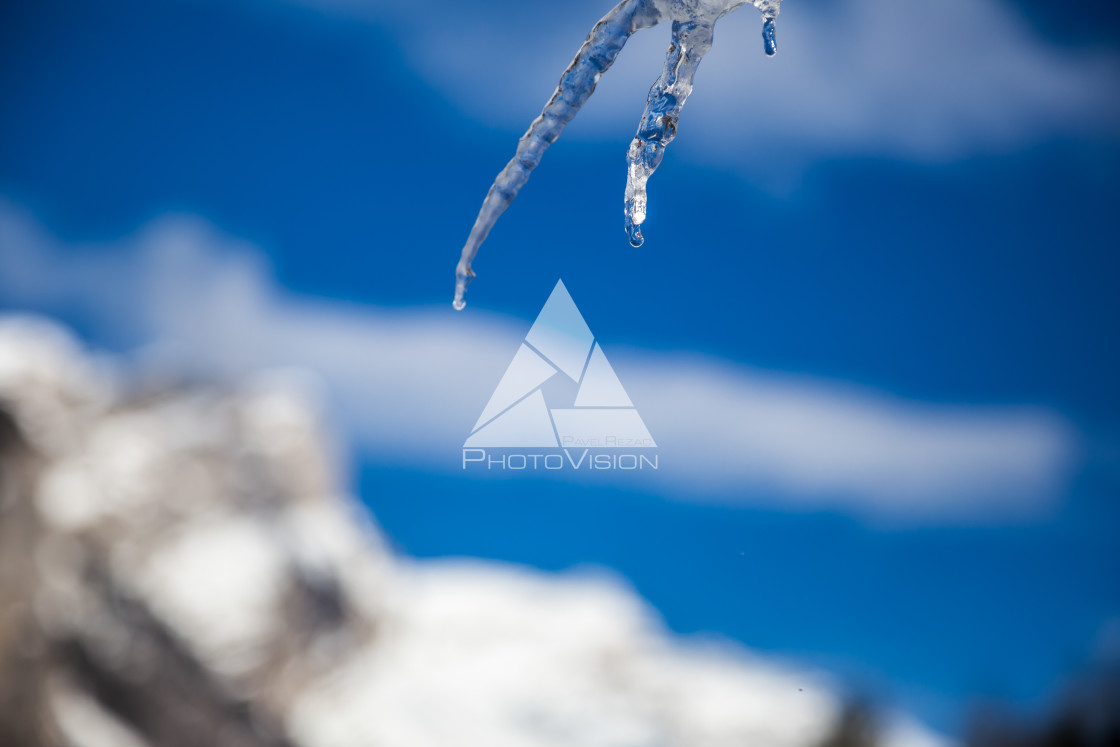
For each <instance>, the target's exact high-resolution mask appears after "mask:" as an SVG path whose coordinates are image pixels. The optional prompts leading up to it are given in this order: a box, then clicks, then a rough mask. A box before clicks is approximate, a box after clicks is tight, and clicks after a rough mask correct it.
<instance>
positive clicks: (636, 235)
mask: <svg viewBox="0 0 1120 747" xmlns="http://www.w3.org/2000/svg"><path fill="white" fill-rule="evenodd" d="M626 236H627V237H628V238H629V239H630V246H632V247H634V248H635V249H637V248H638V247H639V246H641V245H642V242H644V241H645V239H644V238H643V237H642V227H641V225H640V224H638V223H634V222H633V221H631V220H629V219H627V220H626Z"/></svg>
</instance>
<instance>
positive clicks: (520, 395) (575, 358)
mask: <svg viewBox="0 0 1120 747" xmlns="http://www.w3.org/2000/svg"><path fill="white" fill-rule="evenodd" d="M554 376H567V377H568V378H569V379H571V380H572V381H574V382H576V384H578V385H579V389H578V391H577V392H576V398H575V402H574V403H573V406H572V407H564V408H549V406H548V404H547V403H546V402H545V396H544V392H543V391H542V390H541V386H542V385H543V384H544V383H545V382H547V381H549V380H550V379H552V378H553V377H554ZM463 446H470V447H475V446H478V447H489V448H509V447H513V448H516V447H538V448H540V447H545V448H547V447H554V448H559V447H569V446H570V447H593V448H616V447H617V448H623V447H624V448H634V447H653V446H657V444H656V443H654V441H653V438H652V437H651V436H650V435H649V431H648V430H646V426H645V423H643V422H642V418H641V416H639V415H638V411H637V410H636V409H634V403H633V402H631V401H630V397H629V396H628V395H627V394H626V390H625V389H624V388H623V387H622V382H621V381H619V380H618V376H617V375H616V374H615V372H614V369H613V368H611V364H610V362H609V361H607V356H606V354H604V353H603V349H602V348H601V347H599V344H598V343H597V342H595V336H594V335H592V334H591V330H590V329H589V328H588V327H587V322H585V321H584V320H583V315H582V314H580V313H579V309H578V308H576V304H575V302H574V301H572V297H571V296H570V295H568V289H567V288H565V287H564V282H563V281H561V280H558V281H556V287H555V288H553V289H552V294H551V295H550V296H549V297H548V300H547V301H546V302H545V304H544V308H542V309H541V313H540V314H538V315H537V320H536V321H535V322H533V326H532V328H531V329H530V330H529V334H527V335H525V342H523V343H521V347H520V348H518V350H517V353H516V354H515V355H514V356H513V361H512V362H511V363H510V364H509V368H507V369H506V372H505V374H503V375H502V378H501V380H500V381H499V382H498V386H497V388H495V389H494V394H493V395H491V397H490V401H489V402H487V403H486V407H484V408H482V414H481V415H480V416H479V418H478V422H476V423H475V425H474V430H473V431H472V432H471V435H470V436H469V437H468V438H467V441H466V443H464V444H463Z"/></svg>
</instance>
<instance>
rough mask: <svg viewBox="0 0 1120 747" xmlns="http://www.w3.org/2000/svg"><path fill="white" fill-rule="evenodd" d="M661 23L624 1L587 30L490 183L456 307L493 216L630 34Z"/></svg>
mask: <svg viewBox="0 0 1120 747" xmlns="http://www.w3.org/2000/svg"><path fill="white" fill-rule="evenodd" d="M658 20H660V13H659V11H658V10H657V9H656V7H655V5H654V2H651V0H623V1H622V2H620V3H619V4H618V5H616V6H615V7H614V9H613V10H611V11H610V12H609V13H607V14H606V15H605V16H603V18H602V19H600V21H599V22H598V23H597V24H595V27H594V28H593V29H591V33H589V34H588V35H587V40H586V41H584V43H583V46H582V47H580V50H579V52H577V53H576V56H575V59H573V60H572V63H571V64H570V65H568V69H567V70H565V71H564V74H563V75H562V76H561V77H560V84H559V85H558V86H557V87H556V90H555V91H554V92H553V94H552V98H550V99H549V100H548V103H547V104H545V106H544V109H543V110H541V113H540V115H539V116H538V117H537V118H536V119H535V120H533V123H532V124H531V125H529V129H528V130H527V131H526V132H525V134H524V135H522V136H521V140H520V142H518V144H517V153H516V154H515V155H514V156H513V158H512V159H510V162H509V163H508V164H506V167H505V168H504V169H502V171H501V173H499V174H498V177H497V178H496V179H495V180H494V184H493V185H492V186H491V187H490V191H489V192H488V193H487V194H486V199H485V200H484V201H483V203H482V208H481V209H480V210H479V211H478V218H476V219H475V222H474V227H473V228H471V233H470V236H469V237H467V243H466V244H465V245H464V246H463V253H462V256H461V257H460V259H459V265H458V266H457V267H456V268H455V300H454V301H453V305H454V306H455V308H456V309H462V308H463V307H464V306H466V301H465V300H464V298H463V296H464V294H465V293H466V290H467V285H468V284H469V283H470V281H471V278H473V277H474V271H473V270H471V262H472V261H474V257H475V255H476V254H478V248H479V246H480V245H481V244H482V242H483V241H485V240H486V236H487V235H488V234H489V233H490V229H491V228H493V226H494V223H495V222H496V221H497V220H498V217H499V216H500V215H501V214H502V213H503V212H505V209H506V208H507V207H509V204H510V202H512V201H513V198H514V197H516V196H517V193H518V192H519V191H520V190H521V188H522V187H523V186H525V182H527V181H528V180H529V174H530V173H532V171H533V169H535V168H536V167H537V164H538V163H540V160H541V156H543V155H544V152H545V151H546V150H547V149H548V146H550V145H552V144H553V143H554V142H556V139H557V138H558V137H560V133H561V132H562V131H563V130H564V126H565V125H567V124H568V122H570V121H571V120H572V118H573V117H574V116H575V115H576V113H577V112H578V111H579V110H580V107H582V106H583V105H584V103H585V102H586V101H587V99H588V97H589V96H591V94H592V93H593V92H594V91H595V85H596V84H597V83H598V82H599V78H600V77H601V76H602V74H603V73H604V72H606V70H607V69H608V68H609V67H610V66H611V64H612V63H613V62H614V60H615V57H617V56H618V53H619V52H620V51H622V47H623V45H625V44H626V40H627V39H629V38H630V35H631V34H633V33H634V32H635V31H638V30H639V29H643V28H648V27H650V26H653V25H654V24H656V23H657V22H658Z"/></svg>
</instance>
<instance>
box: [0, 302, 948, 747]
mask: <svg viewBox="0 0 1120 747" xmlns="http://www.w3.org/2000/svg"><path fill="white" fill-rule="evenodd" d="M324 443H325V441H324V438H323V436H322V434H321V433H320V432H319V428H318V425H317V422H316V419H315V417H314V415H313V408H309V407H308V406H307V405H306V403H305V402H303V401H301V399H300V397H299V396H298V388H296V389H293V387H292V386H290V384H289V383H287V380H286V379H284V377H280V376H273V377H264V378H262V379H260V380H256V381H253V382H248V383H245V384H244V385H242V386H239V387H238V388H237V389H230V390H218V389H200V388H192V389H184V388H175V389H172V390H169V391H164V392H157V393H148V394H146V395H143V396H141V395H138V394H136V393H135V392H132V393H131V394H129V396H122V395H121V394H120V393H119V392H117V391H116V384H115V382H114V379H113V377H112V376H111V375H110V374H109V373H107V372H106V371H105V370H104V369H102V368H99V366H98V365H97V364H96V362H95V361H94V359H92V358H91V357H89V356H88V355H86V354H85V353H83V352H82V351H81V350H79V349H78V347H77V346H76V345H75V344H74V342H73V341H72V340H71V339H70V338H69V337H68V336H67V335H66V334H65V333H64V332H62V331H61V330H59V329H58V328H57V327H55V326H53V325H51V324H49V323H46V322H43V321H35V320H27V319H9V320H0V745H3V746H4V747H23V746H35V747H37V746H39V745H44V746H50V747H54V746H56V745H58V746H62V745H66V746H74V747H137V746H140V747H143V746H144V745H151V746H152V747H155V746H157V745H160V746H161V745H166V746H168V747H188V746H194V745H199V746H201V745H211V746H217V747H255V746H258V745H259V746H261V747H264V746H268V747H273V746H276V747H279V746H280V745H293V746H295V745H301V746H305V747H363V746H364V745H371V746H372V745H377V746H379V747H428V746H431V747H435V746H436V745H439V746H443V745H469V746H473V745H479V746H480V747H481V746H485V747H507V746H508V747H532V746H535V745H541V746H544V745H573V746H575V745H580V746H584V745H586V746H587V747H593V746H594V747H599V746H602V747H608V746H612V747H614V746H618V747H623V746H634V747H637V746H639V745H642V746H648V747H669V746H676V745H680V746H681V747H745V746H747V745H750V746H752V747H767V746H772V747H784V746H786V745H789V746H791V747H793V746H795V745H796V746H805V747H810V746H812V745H821V744H825V743H831V744H855V742H851V741H850V740H849V741H840V742H838V741H836V735H837V734H843V733H844V732H843V730H844V729H845V728H847V729H850V724H849V725H847V726H845V724H847V722H846V721H845V720H844V719H843V718H841V710H842V709H841V708H840V707H839V705H838V701H837V699H836V698H835V696H834V695H832V694H831V692H830V691H829V690H828V689H827V688H826V687H825V686H824V685H823V684H822V682H820V681H818V680H817V679H815V678H813V677H812V676H809V675H807V674H805V673H801V672H797V671H794V670H787V669H783V668H779V667H778V666H777V665H775V664H773V663H770V662H764V661H760V660H756V659H754V658H751V657H750V656H749V655H748V654H747V653H746V652H744V651H742V650H739V649H731V648H728V647H724V646H718V647H717V646H715V645H710V646H702V645H699V644H687V645H686V644H684V643H681V642H676V641H674V640H672V639H671V638H670V637H669V636H667V635H666V634H665V633H664V632H663V631H662V630H661V628H660V627H659V625H658V624H657V621H656V619H655V618H653V617H652V616H651V614H650V613H649V611H648V610H647V609H646V608H645V607H644V606H643V605H642V604H641V602H640V601H639V600H638V599H636V598H635V597H634V596H633V595H632V594H631V593H629V592H627V591H626V590H625V589H623V588H621V586H620V585H619V584H617V583H616V582H613V581H610V580H608V579H606V578H602V577H594V576H589V575H582V576H579V575H575V576H564V577H554V576H545V575H543V574H538V573H533V572H529V571H523V570H517V569H511V568H508V567H505V566H500V565H497V564H483V563H464V562H456V563H424V564H418V563H413V562H410V561H408V560H407V559H403V558H398V557H394V556H393V555H391V554H390V553H389V552H388V551H387V549H386V547H385V544H384V542H383V541H382V538H381V537H380V535H379V534H378V531H377V529H376V527H374V526H373V524H372V523H371V521H370V520H369V518H368V517H367V516H366V515H365V514H364V513H363V512H362V510H361V509H360V507H359V506H357V504H356V503H354V502H352V501H351V500H350V499H348V498H347V497H345V496H344V495H342V494H341V493H340V491H339V486H338V485H337V484H336V481H335V480H336V478H335V475H334V473H335V471H336V470H335V468H334V466H333V465H332V462H331V458H330V454H329V450H328V449H326V448H325V446H324ZM438 520H439V519H438V517H433V521H438ZM837 725H839V730H836V729H834V727H836V726H837ZM862 733H863V732H860V734H862ZM860 739H861V740H863V741H860V742H858V743H859V744H865V743H867V739H869V737H867V738H865V737H862V736H861V737H860ZM829 740H831V741H829ZM881 743H884V744H896V745H903V744H906V745H913V746H915V747H916V746H919V745H932V744H936V743H937V742H936V741H935V740H933V739H932V737H930V736H929V735H928V734H927V733H926V732H924V731H922V730H921V729H920V728H918V727H916V726H901V727H895V728H893V730H889V731H888V733H886V734H885V735H884V736H883V739H882V742H881Z"/></svg>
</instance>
